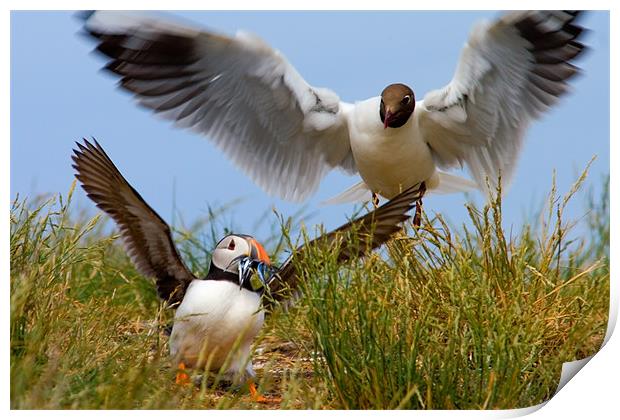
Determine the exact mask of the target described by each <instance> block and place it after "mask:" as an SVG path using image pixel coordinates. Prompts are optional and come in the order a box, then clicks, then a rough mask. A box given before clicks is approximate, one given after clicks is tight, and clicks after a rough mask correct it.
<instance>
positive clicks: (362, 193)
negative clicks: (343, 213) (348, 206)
mask: <svg viewBox="0 0 620 420" xmlns="http://www.w3.org/2000/svg"><path fill="white" fill-rule="evenodd" d="M370 200H372V192H371V191H370V189H369V188H368V185H366V184H365V183H364V181H360V182H358V183H357V184H355V185H354V186H352V187H351V188H349V189H347V190H345V191H343V192H341V193H340V194H338V195H337V196H335V197H332V198H330V199H328V200H325V201H323V202H322V203H321V204H322V205H324V206H331V205H334V204H345V203H362V202H366V201H370Z"/></svg>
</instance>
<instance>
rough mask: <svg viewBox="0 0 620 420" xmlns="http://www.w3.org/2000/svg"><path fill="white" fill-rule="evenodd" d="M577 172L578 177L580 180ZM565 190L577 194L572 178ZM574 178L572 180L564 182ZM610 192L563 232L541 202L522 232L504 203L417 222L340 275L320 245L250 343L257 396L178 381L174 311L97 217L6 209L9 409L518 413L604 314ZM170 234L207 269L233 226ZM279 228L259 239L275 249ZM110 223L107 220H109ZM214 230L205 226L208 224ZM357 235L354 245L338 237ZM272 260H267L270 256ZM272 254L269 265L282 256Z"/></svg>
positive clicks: (590, 344) (38, 207) (47, 205)
mask: <svg viewBox="0 0 620 420" xmlns="http://www.w3.org/2000/svg"><path fill="white" fill-rule="evenodd" d="M581 181H582V179H580V181H579V182H581ZM579 182H578V184H579ZM578 184H577V186H578ZM608 191H609V185H608V182H605V188H604V194H603V196H602V197H590V200H589V206H590V207H591V211H590V212H589V213H588V214H587V215H586V217H585V218H584V219H583V220H582V221H581V223H583V224H586V227H587V229H582V231H583V230H585V231H587V232H588V234H587V235H586V236H587V237H583V238H574V237H573V235H572V234H571V223H570V221H565V220H563V211H564V208H565V206H566V205H568V204H569V203H570V199H571V196H572V193H573V192H574V191H571V192H568V193H567V196H566V197H557V194H556V192H555V191H553V192H552V193H551V195H550V198H549V202H548V203H547V205H546V209H547V210H546V211H543V212H541V216H540V217H539V219H538V220H536V221H535V223H533V224H532V225H526V226H523V227H522V228H521V229H520V231H519V232H515V231H514V230H513V232H512V234H511V235H510V237H508V236H507V235H506V233H505V232H504V231H503V230H502V228H501V202H500V201H499V200H497V201H495V202H494V203H493V204H492V205H490V206H487V207H485V208H482V209H479V208H475V207H473V206H471V205H468V209H469V214H470V220H469V221H468V222H467V223H465V224H464V225H463V226H462V227H460V228H458V229H456V228H454V227H450V226H448V225H447V224H446V223H445V222H444V221H443V219H442V218H441V217H440V216H435V217H433V218H432V219H428V218H426V219H425V220H424V223H423V228H422V229H419V230H418V231H417V232H414V231H412V230H411V229H409V230H408V231H406V232H405V231H403V232H402V233H400V234H399V235H397V237H396V238H395V239H394V240H393V241H391V242H390V243H388V244H387V245H386V246H384V247H383V248H382V249H381V250H380V251H379V252H376V253H374V254H373V255H371V256H370V257H368V258H365V259H363V260H360V261H356V262H353V263H350V264H347V265H346V266H345V267H339V266H338V265H337V264H336V259H335V250H334V249H323V248H321V247H317V248H315V249H313V253H314V258H312V259H309V260H307V261H306V262H305V263H304V264H303V265H302V266H300V267H299V269H300V270H301V272H302V274H303V276H304V278H305V280H306V281H305V283H304V288H303V295H302V297H301V298H300V299H299V300H298V301H297V302H296V304H295V305H294V306H293V307H291V308H289V309H288V310H287V311H284V310H277V311H276V312H275V313H274V314H273V316H271V317H270V319H269V321H268V322H267V324H266V326H265V328H264V329H263V332H262V334H261V336H260V337H259V338H258V339H257V340H256V352H255V356H254V361H255V366H256V368H257V373H258V379H259V382H260V384H261V388H262V390H263V392H265V393H267V394H273V395H279V396H282V399H283V402H282V404H281V405H266V406H264V405H257V404H255V403H252V402H250V401H249V400H248V398H247V397H246V395H245V393H244V392H243V390H241V391H240V392H237V391H234V390H229V391H226V390H221V389H216V388H213V387H211V386H207V385H204V384H203V385H202V386H200V387H181V386H177V385H175V384H174V375H175V371H174V369H173V367H172V366H171V364H170V361H169V360H168V357H167V352H168V350H167V337H166V335H165V333H164V332H163V327H164V326H166V325H167V324H168V323H169V321H170V320H171V317H172V313H171V312H170V311H168V310H165V309H164V308H163V307H162V306H161V304H160V302H159V301H158V299H157V295H156V293H155V289H154V287H153V284H152V282H151V280H149V279H145V278H143V277H142V276H140V275H139V274H138V273H137V272H136V270H135V269H134V267H133V266H132V265H131V263H130V261H129V260H128V258H127V257H126V256H125V253H124V251H123V249H122V246H121V244H120V243H119V241H116V240H115V238H116V236H113V235H110V234H108V233H106V227H105V224H104V223H103V219H104V218H103V217H102V218H100V217H95V218H92V219H89V218H87V217H85V216H84V215H83V214H79V213H76V211H75V209H73V208H72V206H71V204H70V203H71V200H70V198H71V192H70V193H69V195H68V196H67V197H66V198H65V199H63V197H61V196H57V197H54V198H52V199H50V200H48V201H45V202H36V201H30V200H20V199H16V200H15V201H14V202H13V204H12V208H11V231H10V234H11V239H10V252H11V255H10V258H11V286H10V287H11V388H10V393H11V407H12V408H117V409H119V408H120V409H122V408H168V409H175V408H252V407H255V408H273V407H282V408H334V409H342V408H347V409H348V408H361V409H378V408H424V409H432V408H435V409H440V408H444V409H451V408H460V409H477V408H488V409H497V408H518V407H525V406H530V405H533V404H538V403H540V402H542V401H544V400H546V399H548V398H550V397H551V396H552V395H553V392H554V391H555V389H556V386H557V383H558V380H559V375H560V370H561V364H562V363H563V362H565V361H569V360H574V359H579V358H583V357H586V356H589V355H592V354H594V353H595V352H596V351H597V350H598V349H599V347H600V345H601V343H602V339H603V336H604V334H605V329H606V323H607V316H608V305H609V207H608V206H609V195H608ZM218 220H221V215H220V214H219V212H218V210H217V209H215V210H212V211H211V212H210V215H209V217H208V218H207V220H204V221H199V222H197V223H195V224H194V225H193V226H191V227H190V228H189V229H187V230H185V229H184V230H182V231H178V232H176V233H177V239H178V244H179V247H180V248H181V250H182V253H183V255H184V258H186V259H187V260H188V261H189V265H190V266H191V267H192V269H193V270H194V271H195V272H204V271H205V269H206V264H207V262H208V259H209V252H208V251H209V249H211V247H212V246H213V243H214V241H215V240H216V239H218V238H219V237H220V236H221V235H222V234H223V233H224V232H225V231H227V230H231V228H232V227H231V226H222V224H221V223H219V224H218ZM291 223H293V222H292V221H290V220H289V221H288V222H287V223H282V230H284V235H282V231H281V229H280V226H277V225H276V227H275V228H274V229H273V232H272V235H271V237H270V238H269V240H268V241H267V242H268V244H269V247H270V248H271V249H272V250H273V251H274V254H280V252H281V250H282V249H283V247H284V245H286V242H287V241H286V240H284V241H282V240H280V239H279V238H280V237H282V236H283V237H284V238H285V239H287V240H290V239H288V233H289V232H288V230H289V227H290V224H291ZM108 226H109V225H108ZM214 226H215V227H214ZM348 239H349V240H350V241H352V242H354V241H355V235H354V234H353V235H352V237H350V238H348ZM277 257H278V255H276V259H277ZM280 259H282V256H281V257H280Z"/></svg>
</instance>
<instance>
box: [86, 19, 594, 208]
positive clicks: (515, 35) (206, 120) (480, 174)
mask: <svg viewBox="0 0 620 420" xmlns="http://www.w3.org/2000/svg"><path fill="white" fill-rule="evenodd" d="M578 14H579V13H578V12H566V11H516V12H509V13H505V14H503V15H502V16H501V17H499V18H498V19H497V20H495V21H493V22H481V23H478V24H477V25H475V26H474V28H473V30H472V31H471V34H470V36H469V39H468V41H467V43H466V44H465V46H464V48H463V50H462V53H461V57H460V59H459V61H458V64H457V67H456V72H455V74H454V77H453V79H452V81H451V82H450V83H449V84H448V85H446V86H445V87H443V88H441V89H439V90H435V91H432V92H430V93H428V94H427V95H426V96H425V97H424V99H423V100H421V101H417V102H416V100H415V95H414V92H413V90H412V89H411V88H409V87H408V86H406V85H403V84H393V85H390V86H388V87H386V88H385V90H384V91H383V92H382V94H381V96H377V97H374V98H370V99H367V100H363V101H359V102H356V103H355V104H350V103H346V102H342V101H340V99H339V97H338V96H337V95H336V94H335V93H334V92H332V91H331V90H328V89H325V88H315V87H312V86H310V85H309V84H308V83H306V81H305V80H304V79H303V78H302V77H301V75H300V74H299V73H298V72H297V70H295V68H294V67H293V66H292V65H291V64H290V63H289V62H288V61H287V60H286V58H285V57H284V56H283V55H282V54H281V53H280V52H279V51H277V50H275V49H273V48H271V47H270V46H269V45H267V44H266V43H265V42H263V41H262V40H260V39H259V38H258V37H256V36H254V35H250V34H248V33H245V32H238V33H237V34H236V35H235V36H234V37H228V36H224V35H219V34H215V33H212V32H208V31H205V30H202V29H199V28H195V27H192V26H190V25H186V24H179V23H174V22H172V21H168V20H165V19H161V18H155V17H149V16H147V15H145V14H143V13H130V12H107V11H103V12H94V13H92V14H90V15H88V16H87V18H86V23H85V29H86V31H87V32H88V33H90V34H91V35H92V36H93V37H95V38H97V40H98V47H97V49H98V50H99V51H101V52H102V53H104V54H105V55H107V56H108V57H109V58H111V61H110V62H109V63H108V64H107V66H106V68H107V69H108V70H109V71H111V72H113V73H115V74H117V75H118V76H120V78H121V79H120V86H121V87H122V88H124V89H126V90H128V91H130V92H133V94H134V95H135V97H136V99H137V101H138V102H139V103H140V104H141V105H143V106H145V107H147V108H150V109H152V110H154V111H155V112H157V113H158V114H160V115H162V116H163V117H165V118H167V119H170V120H172V121H174V122H175V124H176V125H178V126H181V127H186V128H191V129H192V130H195V131H198V132H200V133H203V134H205V135H206V136H207V137H208V138H209V139H211V140H212V141H214V142H215V144H216V145H217V146H218V147H219V148H220V149H221V150H222V151H223V152H224V153H225V154H226V155H227V156H228V157H230V158H231V159H232V160H233V161H234V162H235V164H236V165H237V166H238V167H239V168H241V170H243V171H244V172H245V173H246V174H247V175H248V176H249V177H250V178H251V179H253V180H254V181H255V182H256V183H257V184H258V185H259V186H260V187H262V188H263V189H264V190H265V191H267V192H268V193H270V194H276V195H278V196H280V197H282V198H284V199H288V200H295V201H296V200H304V199H306V198H307V197H308V196H309V195H310V194H312V193H313V192H315V191H316V189H317V188H318V185H319V183H320V181H321V179H322V178H323V177H324V176H325V175H326V174H327V173H328V172H329V171H330V170H331V169H333V168H340V169H342V170H344V171H346V172H348V173H351V174H353V173H356V172H357V173H359V175H360V176H361V178H362V180H363V181H362V182H361V183H359V184H357V185H356V186H354V187H352V188H351V189H349V190H347V191H345V192H344V193H343V194H341V195H340V196H339V197H336V198H335V199H333V200H331V202H343V201H354V200H359V199H365V198H368V197H369V195H370V192H372V193H375V194H379V195H381V196H384V197H386V198H391V197H394V196H395V195H396V194H398V193H399V192H400V191H402V190H403V189H406V188H408V187H410V186H412V185H416V184H419V183H422V182H424V183H425V187H426V188H428V189H429V190H436V191H444V192H452V191H463V190H466V189H469V188H472V187H478V188H480V189H482V190H485V189H486V186H487V185H490V186H491V187H492V188H493V187H495V186H496V183H497V180H498V177H499V176H500V174H501V178H502V179H503V180H504V182H507V181H508V180H509V179H510V177H511V175H512V173H513V171H514V168H515V165H516V162H517V159H518V156H519V151H520V149H521V147H522V144H523V139H524V135H525V132H526V129H527V127H528V126H529V124H530V123H531V122H532V121H533V120H534V119H536V118H537V117H538V116H539V115H540V114H541V113H542V112H544V111H545V110H546V109H548V108H549V107H551V106H552V105H553V104H555V102H556V101H557V100H558V98H559V97H560V96H561V95H562V94H563V93H565V92H566V91H567V90H568V87H569V85H568V80H569V79H570V78H571V76H573V75H574V74H575V73H576V72H577V68H576V67H575V66H574V65H572V64H571V61H572V60H573V59H574V58H575V57H577V56H578V55H579V54H580V53H581V52H582V51H583V49H584V46H583V45H582V44H581V43H580V42H579V41H578V38H579V36H580V34H581V32H582V27H581V26H579V25H578V24H576V23H575V19H576V17H577V16H578ZM404 57H406V56H404ZM404 60H406V58H405V59H404ZM406 64H407V63H406V62H405V61H403V65H406ZM463 166H466V167H467V169H468V170H469V173H470V174H471V176H472V177H473V180H474V181H473V182H472V181H470V180H467V179H464V178H462V177H458V176H455V175H451V174H448V173H446V172H443V171H442V170H447V169H451V168H455V167H463ZM487 179H488V181H487ZM487 182H488V183H489V184H487Z"/></svg>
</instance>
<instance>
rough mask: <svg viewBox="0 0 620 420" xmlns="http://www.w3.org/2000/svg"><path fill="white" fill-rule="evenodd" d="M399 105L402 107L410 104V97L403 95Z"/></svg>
mask: <svg viewBox="0 0 620 420" xmlns="http://www.w3.org/2000/svg"><path fill="white" fill-rule="evenodd" d="M400 103H401V104H403V105H409V104H410V103H411V95H405V96H404V97H403V99H402V100H401V101H400Z"/></svg>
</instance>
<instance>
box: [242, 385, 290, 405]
mask: <svg viewBox="0 0 620 420" xmlns="http://www.w3.org/2000/svg"><path fill="white" fill-rule="evenodd" d="M248 385H249V387H250V395H251V396H252V400H254V402H257V403H260V404H280V403H281V402H282V398H278V397H265V396H264V395H261V394H260V393H259V392H258V390H257V389H256V385H255V384H254V381H250V382H249V384H248Z"/></svg>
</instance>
